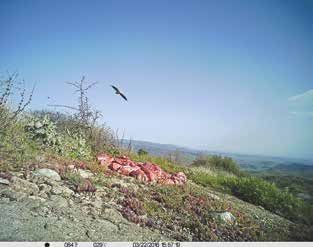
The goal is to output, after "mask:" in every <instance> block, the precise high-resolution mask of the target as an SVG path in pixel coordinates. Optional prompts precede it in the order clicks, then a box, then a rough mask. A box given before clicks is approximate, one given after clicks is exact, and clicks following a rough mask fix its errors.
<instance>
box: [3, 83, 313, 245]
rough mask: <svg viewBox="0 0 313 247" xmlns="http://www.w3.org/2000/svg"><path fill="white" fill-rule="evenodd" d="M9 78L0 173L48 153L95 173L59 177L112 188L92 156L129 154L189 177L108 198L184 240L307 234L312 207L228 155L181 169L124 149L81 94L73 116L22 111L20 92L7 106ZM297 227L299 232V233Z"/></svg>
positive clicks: (143, 221) (126, 211)
mask: <svg viewBox="0 0 313 247" xmlns="http://www.w3.org/2000/svg"><path fill="white" fill-rule="evenodd" d="M12 83H13V82H12V81H11V79H9V80H7V81H2V82H1V87H2V88H3V89H5V90H4V91H3V92H2V91H1V93H0V120H1V123H0V171H2V172H14V171H18V170H21V169H24V170H25V167H28V166H29V165H30V164H32V163H40V162H42V160H47V159H52V160H53V161H59V162H60V163H62V160H64V159H66V160H70V161H66V162H65V163H64V162H63V163H64V166H65V167H66V166H67V165H66V164H68V163H71V162H72V163H75V164H79V163H80V162H81V161H83V162H85V163H86V164H88V169H90V170H91V171H92V172H93V173H94V174H96V175H95V176H94V177H93V179H92V181H91V182H92V185H88V186H89V187H88V186H85V185H84V184H83V180H82V178H81V177H80V175H79V174H77V173H75V172H66V169H65V171H64V174H63V175H62V177H63V179H65V180H66V181H68V183H69V184H72V185H75V186H81V187H80V188H89V189H90V188H93V187H94V188H96V187H97V186H98V187H99V186H100V187H101V186H102V187H103V186H104V187H107V188H113V187H114V185H113V184H111V183H108V182H107V177H108V175H104V170H103V168H102V167H100V166H99V165H98V164H97V163H96V162H95V159H94V157H95V154H96V153H99V152H104V153H108V154H110V155H113V156H118V155H121V154H127V155H129V156H130V157H131V159H133V160H134V161H140V162H147V161H149V162H152V163H155V164H158V165H159V166H160V167H161V168H162V169H164V170H165V171H167V172H169V173H176V172H184V173H185V174H186V176H187V178H188V181H189V182H188V184H187V185H185V186H176V187H175V186H164V185H153V184H152V185H147V186H142V184H139V185H136V188H137V189H131V187H130V188H124V187H123V186H119V187H120V188H119V190H118V194H120V195H122V196H121V197H120V199H119V198H118V194H117V193H115V192H114V193H108V195H107V196H109V197H112V198H111V200H113V201H115V202H116V205H118V208H119V210H120V212H121V213H122V214H123V216H124V217H125V218H126V219H128V220H129V221H132V222H134V223H137V224H140V225H142V226H145V227H151V228H155V229H159V230H160V231H162V232H164V234H168V235H170V236H171V237H174V238H175V239H178V240H187V241H188V240H194V241H200V240H265V239H266V240H289V239H296V240H297V239H308V238H309V236H310V233H308V231H309V230H310V227H311V226H312V223H313V210H312V205H309V204H307V203H305V202H304V201H302V200H300V199H298V198H296V197H295V196H294V195H292V194H291V193H290V192H289V191H288V190H281V189H279V188H278V187H277V186H276V185H275V184H274V183H271V182H267V181H265V180H262V179H260V178H256V177H253V176H251V175H249V174H247V173H244V172H242V171H241V170H240V169H239V167H238V166H237V165H236V163H235V162H234V161H233V160H232V159H230V158H226V157H219V156H211V157H199V159H197V160H195V161H194V162H193V164H192V165H191V166H188V167H187V166H183V165H175V164H173V163H171V162H170V161H169V160H168V159H166V158H160V157H153V156H150V155H149V154H147V153H145V152H141V153H140V154H135V153H132V152H130V149H129V150H124V149H122V148H121V146H120V145H119V143H118V140H116V138H115V135H114V133H113V132H112V130H110V128H108V127H106V126H103V125H99V124H97V122H96V121H95V120H96V119H97V114H96V113H97V111H91V110H90V107H89V106H88V104H87V103H88V100H86V99H87V98H85V99H83V101H80V102H85V103H83V104H85V105H80V106H79V107H78V109H81V112H78V113H75V114H73V115H66V114H61V113H56V112H47V111H45V112H32V113H25V112H23V110H24V107H21V106H24V103H23V102H25V100H24V98H23V97H24V96H22V99H21V101H20V102H19V103H18V104H17V105H18V106H17V108H16V109H15V110H14V109H13V108H12V107H11V106H9V105H8V102H9V101H8V98H9V97H10V96H11V95H12V93H11V91H10V90H11V89H10V87H12ZM81 83H83V81H82V82H81ZM8 88H9V89H8ZM24 94H25V93H24ZM24 94H23V95H24ZM86 102H87V103H86ZM86 104H87V106H86ZM8 119H9V120H10V121H8ZM110 176H118V175H116V174H113V175H110ZM121 179H123V178H121ZM134 183H137V182H134ZM84 186H85V187H84ZM86 191H88V190H87V189H86ZM212 191H216V193H218V192H220V193H221V194H220V195H222V194H230V195H233V196H236V197H237V198H240V199H242V200H243V201H246V202H249V203H252V204H255V205H256V206H261V207H263V208H265V209H267V210H269V211H271V212H273V213H275V214H278V215H280V216H282V217H284V218H286V219H289V220H291V221H292V222H294V223H297V225H294V224H289V223H286V222H287V221H285V224H284V226H282V224H278V223H277V222H276V225H275V221H274V220H273V221H271V224H270V226H269V225H268V224H265V223H264V222H263V221H261V220H260V219H258V218H254V217H253V216H252V215H249V213H247V211H244V209H243V207H239V206H238V205H239V204H238V205H237V204H235V202H234V201H232V199H229V201H228V200H220V199H217V198H218V196H217V197H216V196H214V194H212ZM81 192H84V189H82V191H81ZM229 198H232V197H229ZM240 205H248V204H240ZM247 207H248V206H247ZM219 212H230V213H231V214H232V215H233V216H235V218H236V222H233V223H232V224H226V225H223V224H222V225H221V224H219V223H218V222H217V221H216V219H214V213H219ZM257 217H259V216H257ZM273 217H274V216H273ZM303 224H304V225H303ZM304 229H305V230H304ZM301 232H302V233H305V235H304V236H303V235H301V234H300V233H301Z"/></svg>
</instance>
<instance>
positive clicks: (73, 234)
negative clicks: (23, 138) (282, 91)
mask: <svg viewBox="0 0 313 247" xmlns="http://www.w3.org/2000/svg"><path fill="white" fill-rule="evenodd" d="M51 167H53V166H50V165H46V167H45V166H41V167H38V166H37V167H34V168H33V169H24V170H20V171H15V172H11V175H12V177H11V176H9V177H7V178H5V176H2V178H0V195H1V197H0V221H1V222H0V223H1V224H0V241H166V240H179V241H196V240H203V239H205V240H206V241H208V240H215V241H216V240H218V241H251V240H274V241H277V240H298V239H299V240H303V239H308V234H309V233H307V232H305V230H303V231H302V230H301V229H302V228H301V229H300V228H299V225H296V224H294V223H292V222H290V221H288V220H286V219H284V218H282V217H280V216H278V215H276V214H273V213H271V212H269V211H267V210H264V209H263V208H261V207H258V206H255V205H252V204H249V203H246V202H243V201H241V200H239V199H237V198H236V197H233V196H230V195H227V194H223V193H220V192H217V191H213V190H210V189H207V188H206V189H205V190H203V187H201V186H197V185H195V184H193V183H192V182H191V183H190V182H188V183H187V185H185V186H181V187H179V188H178V189H176V188H175V187H173V186H164V185H162V186H159V185H157V184H145V183H142V182H139V181H136V180H135V179H134V178H132V177H125V176H121V175H118V174H116V175H114V174H113V175H110V176H107V175H103V176H100V177H99V176H98V175H97V174H95V173H92V172H91V171H89V170H82V169H78V168H76V167H73V166H72V167H71V169H72V170H75V172H76V174H79V176H80V177H81V178H88V179H91V180H92V181H93V182H94V184H96V185H95V186H96V188H97V190H96V192H94V193H91V192H80V193H77V192H74V191H75V189H74V187H73V186H72V184H71V183H70V182H69V180H70V179H69V178H68V179H66V177H65V176H64V174H63V175H62V174H61V172H60V171H59V170H58V169H51ZM60 175H61V176H60ZM97 181H98V182H97ZM190 191H192V193H193V194H191V193H190ZM162 193H163V194H162ZM171 193H172V194H171ZM184 193H185V194H184ZM164 195H168V197H164ZM171 195H173V196H171ZM198 195H199V196H198ZM203 195H204V197H203ZM162 196H163V197H162ZM172 198H173V201H171V200H170V199H172ZM174 199H175V200H176V201H175V200H174ZM179 200H181V201H179ZM171 203H172V204H171ZM176 203H177V205H176ZM204 211H205V213H203V212H204ZM188 217H189V218H188ZM196 217H198V218H199V219H198V218H196ZM203 219H205V220H206V221H205V222H204V221H203ZM188 220H189V221H188ZM190 220H191V221H190ZM210 220H212V222H211V221H210ZM194 221H195V222H198V223H197V224H198V225H197V224H195V223H194ZM206 225H207V226H206ZM203 226H205V227H203ZM197 227H199V230H198V229H195V228H197ZM203 231H209V232H203ZM296 231H297V233H296V234H295V232H296ZM298 232H301V233H298ZM301 234H302V236H301Z"/></svg>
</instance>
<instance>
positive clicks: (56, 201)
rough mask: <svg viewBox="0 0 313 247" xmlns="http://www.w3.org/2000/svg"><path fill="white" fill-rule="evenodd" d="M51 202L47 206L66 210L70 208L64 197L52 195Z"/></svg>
mask: <svg viewBox="0 0 313 247" xmlns="http://www.w3.org/2000/svg"><path fill="white" fill-rule="evenodd" d="M50 200H51V201H47V202H46V203H47V205H48V206H51V207H55V208H65V207H67V206H68V203H67V200H66V199H65V198H63V197H62V196H58V195H52V196H51V197H50Z"/></svg>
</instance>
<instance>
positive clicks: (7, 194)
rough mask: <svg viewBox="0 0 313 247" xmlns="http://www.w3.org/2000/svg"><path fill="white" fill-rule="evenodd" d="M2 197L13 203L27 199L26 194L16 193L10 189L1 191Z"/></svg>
mask: <svg viewBox="0 0 313 247" xmlns="http://www.w3.org/2000/svg"><path fill="white" fill-rule="evenodd" d="M0 195H1V196H2V197H7V198H9V199H10V200H12V201H20V200H22V199H23V198H25V197H27V194H26V193H23V192H18V191H15V190H13V189H12V188H10V187H7V188H4V189H2V190H0Z"/></svg>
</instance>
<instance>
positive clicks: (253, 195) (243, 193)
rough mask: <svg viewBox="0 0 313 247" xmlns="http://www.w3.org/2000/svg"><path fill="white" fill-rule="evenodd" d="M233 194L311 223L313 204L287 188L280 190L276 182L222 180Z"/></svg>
mask: <svg viewBox="0 0 313 247" xmlns="http://www.w3.org/2000/svg"><path fill="white" fill-rule="evenodd" d="M221 182H222V184H223V185H224V186H227V187H229V188H230V190H231V192H232V194H234V195H235V196H237V197H238V198H241V199H243V200H245V201H247V202H251V203H253V204H256V205H261V206H263V207H264V208H266V209H268V210H270V211H272V212H275V213H278V214H280V215H282V216H284V217H286V218H288V219H290V220H293V221H300V222H303V223H307V224H311V223H312V222H313V217H312V209H313V208H312V206H310V205H308V204H306V203H304V202H303V201H302V200H300V199H298V198H297V197H295V196H293V195H292V194H291V193H289V192H288V191H287V190H283V191H282V190H280V189H278V188H277V186H276V185H275V184H274V183H269V182H266V181H264V180H262V179H259V178H254V177H249V178H227V179H224V180H223V181H221Z"/></svg>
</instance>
